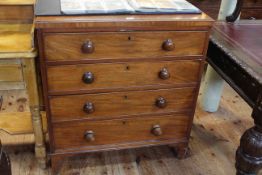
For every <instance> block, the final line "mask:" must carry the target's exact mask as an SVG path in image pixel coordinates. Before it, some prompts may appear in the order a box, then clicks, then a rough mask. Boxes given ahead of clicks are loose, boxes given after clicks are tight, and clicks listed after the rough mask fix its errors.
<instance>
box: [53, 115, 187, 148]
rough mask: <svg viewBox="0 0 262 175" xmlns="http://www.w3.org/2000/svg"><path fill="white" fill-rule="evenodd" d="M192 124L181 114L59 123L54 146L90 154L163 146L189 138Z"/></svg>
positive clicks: (54, 130) (55, 129)
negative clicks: (108, 150)
mask: <svg viewBox="0 0 262 175" xmlns="http://www.w3.org/2000/svg"><path fill="white" fill-rule="evenodd" d="M189 121H190V117H189V116H187V115H182V114H181V115H176V116H175V115H165V116H161V117H160V116H157V117H145V118H132V119H117V120H103V121H92V122H90V121H75V122H64V123H57V124H53V136H54V145H55V149H56V150H59V149H74V148H81V147H84V150H85V151H89V150H94V149H95V150H98V149H99V148H98V147H99V146H100V147H103V146H106V149H110V147H111V148H117V147H120V146H121V145H122V147H123V146H124V145H128V146H129V147H130V146H131V145H132V144H136V145H138V144H139V145H140V146H142V145H141V143H142V144H144V145H146V144H147V145H153V144H159V142H161V141H162V142H163V141H166V140H169V139H173V141H174V139H177V140H179V139H180V140H181V139H185V138H186V133H187V129H188V123H189ZM160 131H161V132H162V134H161V133H160ZM139 142H140V143H139Z"/></svg>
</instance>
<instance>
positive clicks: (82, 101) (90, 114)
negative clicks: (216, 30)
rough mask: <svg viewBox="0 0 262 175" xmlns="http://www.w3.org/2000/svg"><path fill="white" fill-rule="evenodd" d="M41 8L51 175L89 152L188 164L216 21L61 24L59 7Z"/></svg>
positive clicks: (92, 19)
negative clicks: (156, 156)
mask: <svg viewBox="0 0 262 175" xmlns="http://www.w3.org/2000/svg"><path fill="white" fill-rule="evenodd" d="M38 2H39V5H40V6H38V10H37V12H38V14H41V15H43V16H41V15H38V16H37V18H36V28H37V36H38V44H39V52H40V62H41V71H42V81H43V86H44V93H45V95H44V96H45V104H46V105H47V106H46V110H47V117H48V125H49V136H50V150H51V152H50V156H51V161H52V169H53V172H54V173H56V172H58V168H59V166H60V165H61V160H63V159H64V158H65V157H66V156H71V155H75V154H78V153H86V152H93V151H105V150H107V151H108V150H118V149H125V148H136V147H142V146H155V145H170V146H171V147H174V148H175V150H176V152H177V155H178V157H179V158H183V157H185V156H186V155H187V153H188V140H189V135H190V130H191V125H192V120H193V116H194V110H195V105H196V99H197V95H198V90H199V84H200V78H201V74H202V69H203V65H204V60H205V55H206V50H207V44H208V40H209V30H210V28H211V25H212V23H213V20H212V19H211V18H209V17H207V16H206V15H204V14H195V15H193V14H190V15H189V14H188V15H183V14H179V15H178V14H177V15H104V16H99V15H98V16H61V15H59V13H60V11H59V9H57V10H55V9H54V8H55V2H56V1H53V0H52V1H50V2H48V1H46V0H44V1H38ZM48 3H49V4H48ZM46 4H48V9H49V7H50V6H52V4H53V6H52V7H53V8H52V9H49V10H51V11H50V12H48V11H45V10H43V8H44V7H45V6H46ZM50 4H51V5H50ZM39 7H40V8H39ZM50 14H52V15H51V16H46V15H50ZM54 15H56V16H54Z"/></svg>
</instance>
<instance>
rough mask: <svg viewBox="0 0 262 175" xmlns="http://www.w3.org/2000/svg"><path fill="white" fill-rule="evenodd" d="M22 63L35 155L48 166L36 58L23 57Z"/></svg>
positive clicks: (41, 163) (42, 164)
mask: <svg viewBox="0 0 262 175" xmlns="http://www.w3.org/2000/svg"><path fill="white" fill-rule="evenodd" d="M22 63H23V74H24V79H25V82H26V89H27V93H28V97H29V106H30V111H31V115H32V124H33V129H34V135H35V155H36V158H37V159H38V162H39V164H40V166H41V167H42V168H46V148H45V139H44V132H43V123H42V117H41V115H40V109H39V94H38V87H37V78H36V70H35V62H34V58H24V59H22Z"/></svg>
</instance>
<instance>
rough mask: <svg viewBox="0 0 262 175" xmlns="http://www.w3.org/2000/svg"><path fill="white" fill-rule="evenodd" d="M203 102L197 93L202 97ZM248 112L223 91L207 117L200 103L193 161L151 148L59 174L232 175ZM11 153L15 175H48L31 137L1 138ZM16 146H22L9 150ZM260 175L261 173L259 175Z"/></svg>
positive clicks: (71, 165) (92, 159) (88, 160)
mask: <svg viewBox="0 0 262 175" xmlns="http://www.w3.org/2000/svg"><path fill="white" fill-rule="evenodd" d="M200 98H201V93H200ZM250 114H251V108H250V107H249V106H248V105H247V104H246V103H245V102H244V101H243V100H242V99H241V98H240V97H239V96H238V95H237V94H236V93H235V92H234V91H233V90H232V89H231V88H230V87H229V86H228V85H226V86H225V89H224V93H223V97H222V100H221V103H220V107H219V110H218V111H217V112H216V113H207V112H204V111H202V110H201V108H200V105H199V104H198V107H197V110H196V115H195V120H194V126H193V128H192V134H191V142H190V148H191V150H192V156H191V157H190V158H188V159H185V160H177V159H175V158H174V156H173V153H172V151H171V150H170V149H169V148H168V147H166V146H161V147H151V148H142V149H131V150H123V151H113V152H103V153H93V154H87V155H82V156H80V157H77V158H76V157H75V158H71V159H70V160H67V161H66V162H65V163H64V165H63V167H62V169H61V174H62V175H87V174H88V175H234V174H235V168H234V156H235V151H236V149H237V146H238V144H239V138H240V136H241V135H242V133H243V132H244V131H245V130H246V129H247V128H249V127H251V126H252V124H253V123H252V120H251V117H250ZM0 137H1V139H2V140H3V142H4V143H6V144H8V145H9V146H6V149H7V151H8V152H9V153H10V156H11V162H12V171H13V174H14V175H49V174H51V173H50V169H47V170H42V169H40V168H39V167H38V165H37V163H36V160H35V158H34V154H33V146H32V145H28V143H30V142H31V143H32V141H33V136H31V135H22V136H13V137H10V136H8V135H7V134H4V133H1V134H0ZM17 142H19V143H20V144H21V145H23V146H12V144H13V143H17ZM261 175H262V174H261Z"/></svg>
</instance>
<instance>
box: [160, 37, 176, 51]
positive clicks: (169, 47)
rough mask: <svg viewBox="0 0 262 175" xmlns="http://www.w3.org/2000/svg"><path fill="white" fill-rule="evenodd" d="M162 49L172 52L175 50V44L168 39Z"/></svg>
mask: <svg viewBox="0 0 262 175" xmlns="http://www.w3.org/2000/svg"><path fill="white" fill-rule="evenodd" d="M162 48H163V49H164V50H166V51H172V50H174V49H175V44H174V43H173V41H172V39H167V40H166V41H164V43H163V45H162Z"/></svg>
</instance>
